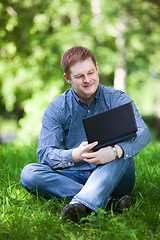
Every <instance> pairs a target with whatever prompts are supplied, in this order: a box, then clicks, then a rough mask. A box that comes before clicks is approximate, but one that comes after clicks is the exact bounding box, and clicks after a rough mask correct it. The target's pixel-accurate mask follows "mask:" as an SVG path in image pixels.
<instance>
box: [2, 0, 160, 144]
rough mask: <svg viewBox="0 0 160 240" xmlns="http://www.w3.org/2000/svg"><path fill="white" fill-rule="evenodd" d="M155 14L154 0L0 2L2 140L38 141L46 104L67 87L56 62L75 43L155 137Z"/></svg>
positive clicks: (159, 93) (158, 120)
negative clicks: (123, 95) (132, 104)
mask: <svg viewBox="0 0 160 240" xmlns="http://www.w3.org/2000/svg"><path fill="white" fill-rule="evenodd" d="M159 16H160V1H159V0H134V1H133V0H118V1H117V0H45V1H44V0H23V1H22V0H0V114H1V115H0V142H1V143H3V142H9V141H15V139H16V140H18V141H20V142H31V141H33V140H34V139H36V140H37V139H38V137H39V133H40V128H41V119H42V116H43V112H44V109H45V108H46V107H47V105H48V103H49V102H51V101H52V100H53V99H54V98H55V97H56V96H57V95H59V94H61V93H62V92H64V91H65V90H67V88H69V87H70V85H68V84H67V82H65V80H64V78H63V70H62V67H61V64H60V62H61V57H62V55H63V53H64V52H65V51H66V50H68V49H69V48H71V47H73V46H76V45H82V46H85V47H87V48H90V49H91V50H92V51H93V52H94V54H95V56H96V60H97V62H98V64H99V68H100V81H101V83H102V84H104V85H106V86H111V87H115V88H117V89H121V90H123V91H125V92H126V93H127V94H128V95H129V96H130V97H131V98H132V99H133V100H134V102H135V103H136V105H137V108H138V110H139V112H140V114H141V115H142V116H143V119H144V120H145V121H146V123H147V125H148V126H149V128H150V129H151V131H152V139H153V140H155V139H160V17H159Z"/></svg>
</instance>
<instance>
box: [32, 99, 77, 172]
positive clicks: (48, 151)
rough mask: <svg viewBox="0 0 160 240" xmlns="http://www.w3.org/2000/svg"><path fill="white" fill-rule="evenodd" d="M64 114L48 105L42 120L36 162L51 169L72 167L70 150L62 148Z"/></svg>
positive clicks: (56, 107)
mask: <svg viewBox="0 0 160 240" xmlns="http://www.w3.org/2000/svg"><path fill="white" fill-rule="evenodd" d="M64 117H65V116H64V113H63V112H62V110H61V109H60V108H58V106H57V105H55V104H53V103H52V104H50V105H49V106H48V108H47V109H46V110H45V112H44V115H43V119H42V128H41V133H40V139H39V144H38V148H37V157H38V161H39V162H40V163H43V164H48V165H49V166H50V167H51V168H53V169H58V168H67V167H71V166H73V165H74V161H73V159H72V149H65V148H64V136H65V132H64V129H63V119H64Z"/></svg>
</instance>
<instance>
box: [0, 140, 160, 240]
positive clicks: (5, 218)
mask: <svg viewBox="0 0 160 240" xmlns="http://www.w3.org/2000/svg"><path fill="white" fill-rule="evenodd" d="M36 146H37V143H32V144H31V145H28V146H19V145H17V146H16V145H13V144H9V145H1V146H0V153H1V159H0V166H1V169H0V183H1V189H0V204H1V208H0V217H1V222H0V239H10V240H11V239H17V240H19V239H20V240H21V239H37V240H38V239H72V240H73V239H79V240H83V239H102V240H103V239H117V240H118V239H126V240H127V239H131V240H132V239H133V240H141V239H144V240H146V239H148V240H152V239H159V237H160V203H159V198H160V191H159V186H160V177H159V176H160V165H159V156H160V143H159V142H155V143H153V142H152V143H151V144H149V145H148V146H147V147H146V148H145V149H144V150H143V151H142V152H141V153H139V155H137V156H136V157H135V169H136V184H135V188H134V190H133V193H132V198H133V204H132V206H131V208H130V210H128V211H127V210H126V211H124V213H123V214H118V213H114V212H113V211H112V210H110V211H107V212H106V211H104V210H102V209H99V215H98V216H96V215H95V214H94V213H92V214H91V215H90V216H88V217H87V220H88V221H87V222H84V221H82V222H81V223H80V224H75V223H72V222H70V221H58V218H59V215H60V213H61V211H62V209H63V207H64V206H65V205H66V204H67V203H68V202H67V200H64V199H63V200H62V199H56V198H53V199H51V200H46V199H43V198H40V197H38V196H36V197H35V196H32V195H30V194H29V193H27V191H26V190H25V189H24V188H23V187H22V186H21V185H20V172H21V170H22V168H23V167H24V166H25V165H26V164H28V163H31V162H37V158H36V154H35V152H36ZM83 220H84V219H83Z"/></svg>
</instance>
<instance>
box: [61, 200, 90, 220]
mask: <svg viewBox="0 0 160 240" xmlns="http://www.w3.org/2000/svg"><path fill="white" fill-rule="evenodd" d="M91 211H92V210H91V209H89V208H87V207H85V206H84V205H82V204H81V203H74V204H68V205H67V206H65V208H64V209H63V211H62V213H61V215H60V217H59V220H61V219H70V220H71V221H73V222H76V223H77V222H79V221H80V219H81V218H82V217H87V216H88V215H89V214H90V213H91Z"/></svg>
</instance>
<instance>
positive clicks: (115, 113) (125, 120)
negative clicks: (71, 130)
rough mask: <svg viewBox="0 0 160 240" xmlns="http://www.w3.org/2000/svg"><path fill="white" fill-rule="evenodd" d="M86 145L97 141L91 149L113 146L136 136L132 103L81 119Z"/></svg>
mask: <svg viewBox="0 0 160 240" xmlns="http://www.w3.org/2000/svg"><path fill="white" fill-rule="evenodd" d="M83 125H84V128H85V132H86V136H87V140H88V143H92V142H94V141H98V145H97V146H95V147H94V148H93V149H94V150H98V149H100V148H102V147H106V146H110V145H114V144H116V143H118V142H122V141H124V140H128V139H130V138H132V137H135V136H136V132H137V124H136V120H135V116H134V112H133V107H132V103H131V102H130V103H127V104H124V105H121V106H119V107H116V108H113V109H111V110H108V111H105V112H102V113H99V114H97V115H94V116H92V117H88V118H85V119H83Z"/></svg>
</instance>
